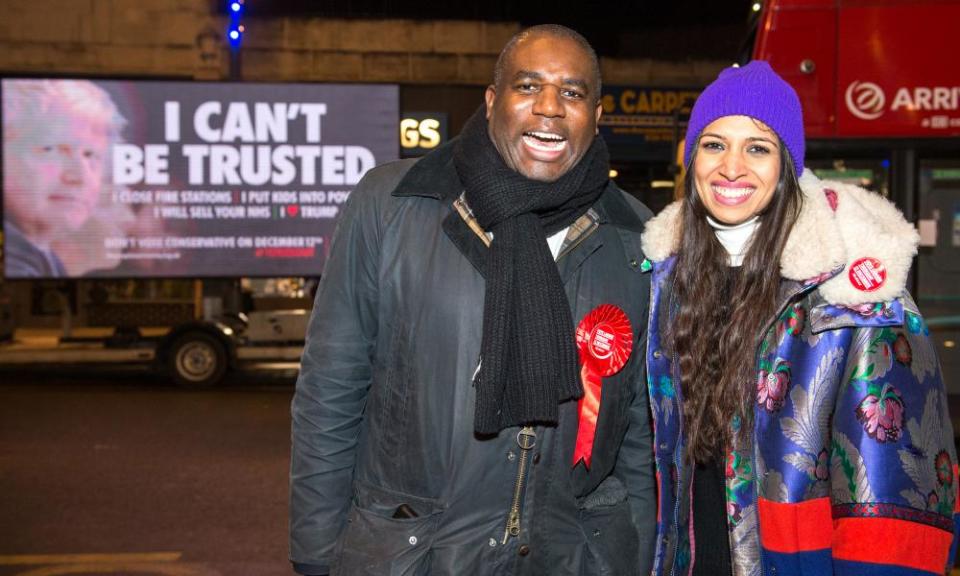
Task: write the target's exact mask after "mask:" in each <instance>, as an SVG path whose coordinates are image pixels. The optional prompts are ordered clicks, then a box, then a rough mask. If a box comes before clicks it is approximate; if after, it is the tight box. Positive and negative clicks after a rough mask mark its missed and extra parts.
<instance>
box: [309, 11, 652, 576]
mask: <svg viewBox="0 0 960 576" xmlns="http://www.w3.org/2000/svg"><path fill="white" fill-rule="evenodd" d="M599 98H600V74H599V66H598V64H597V59H596V56H595V54H594V53H593V50H592V49H591V48H590V46H589V45H588V44H587V42H586V41H585V40H584V39H583V38H582V37H581V36H580V35H579V34H577V33H576V32H573V31H572V30H569V29H567V28H563V27H560V26H552V25H551V26H538V27H534V28H531V29H528V30H525V31H523V32H521V33H520V34H518V35H517V36H516V37H514V38H513V39H512V40H511V41H510V42H509V43H508V44H507V46H506V47H505V48H504V50H503V52H502V53H501V55H500V59H499V61H498V63H497V67H496V74H495V79H494V84H493V85H491V86H490V87H489V88H487V91H486V106H485V108H481V110H480V111H478V113H477V114H475V115H474V117H473V118H471V119H470V120H469V121H468V122H467V124H466V126H465V127H464V129H463V132H462V133H461V134H460V136H459V137H458V138H456V139H455V140H453V141H452V142H450V143H449V144H447V145H445V146H442V147H441V148H439V149H438V150H436V151H435V152H433V153H432V154H430V155H428V156H426V157H425V158H423V159H421V160H419V161H417V162H414V161H402V162H397V163H393V164H389V165H387V166H383V167H380V168H377V169H374V170H372V171H371V172H370V173H369V174H368V175H367V176H366V177H365V178H364V179H363V181H362V182H360V184H359V185H358V187H357V189H356V191H355V192H354V193H353V196H352V198H351V199H350V204H349V207H348V208H347V209H346V212H345V213H344V215H343V217H342V220H341V222H340V224H339V229H338V231H337V233H336V236H335V239H334V242H333V246H332V253H331V256H330V259H329V261H328V263H327V267H326V269H325V271H324V275H323V278H322V279H321V282H320V287H319V290H318V293H317V298H316V304H315V307H314V311H313V318H312V320H311V324H310V328H309V333H308V338H307V345H306V347H305V349H304V354H303V360H302V370H301V375H300V379H299V380H298V382H297V391H296V396H295V398H294V400H293V407H292V411H293V452H292V464H291V497H290V507H291V517H290V531H291V560H292V562H293V565H294V568H295V570H297V571H298V572H300V573H302V574H326V573H328V572H329V573H332V574H344V575H356V574H378V575H379V574H383V575H387V574H389V575H395V574H396V575H399V574H404V575H406V574H410V575H422V574H424V575H425V574H429V575H432V576H441V575H454V574H456V575H458V576H463V575H471V574H477V575H490V574H551V575H576V574H601V573H602V574H616V575H620V574H641V573H648V572H649V567H650V564H651V561H652V559H651V558H650V553H649V552H648V550H650V549H651V548H652V538H653V523H654V521H655V517H656V508H655V504H654V492H653V491H654V488H653V468H652V464H651V460H652V447H651V444H650V432H651V431H650V423H649V420H648V408H647V400H646V392H645V388H644V384H643V365H642V356H643V354H642V352H640V351H641V350H642V348H640V344H641V342H640V341H641V340H642V339H643V334H645V331H646V317H647V294H648V289H649V280H648V278H647V277H646V275H645V274H643V273H642V270H641V265H640V263H641V262H642V261H643V260H644V258H643V256H642V254H641V251H640V233H641V231H642V229H643V221H644V220H645V219H646V218H647V217H649V212H648V211H647V209H646V208H644V207H643V206H642V205H640V204H639V203H638V202H636V201H635V200H633V199H631V198H630V197H628V196H627V195H626V194H624V193H623V192H622V191H620V190H619V189H618V188H617V187H616V186H615V185H614V184H613V183H612V182H610V180H609V165H608V161H607V153H606V148H605V146H604V144H603V141H602V140H601V139H600V138H599V137H597V136H596V134H597V121H598V119H599V117H600V113H601V108H600V103H599ZM638 213H639V214H638ZM601 316H602V318H601ZM578 325H579V328H580V329H581V330H580V332H579V334H580V336H581V337H580V341H581V342H580V346H581V347H580V349H579V352H580V356H581V360H582V361H583V364H582V366H581V365H580V364H578V348H577V346H578V344H577V339H576V338H575V327H577V326H578ZM581 376H583V378H581ZM585 384H586V385H587V386H588V387H589V394H587V395H586V396H584V385H585ZM581 396H584V400H583V401H582V402H578V398H580V397H581ZM598 401H599V405H598Z"/></svg>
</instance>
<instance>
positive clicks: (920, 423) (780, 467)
mask: <svg viewBox="0 0 960 576" xmlns="http://www.w3.org/2000/svg"><path fill="white" fill-rule="evenodd" d="M672 263H673V260H672V259H668V260H666V261H664V262H659V263H655V264H654V267H653V283H652V284H653V287H652V302H653V307H652V309H651V317H650V330H649V331H648V334H649V337H648V347H649V349H648V354H647V362H648V384H649V391H650V395H651V407H652V410H653V416H654V421H655V423H656V426H655V447H656V449H657V454H656V459H657V463H658V467H661V469H668V467H676V466H677V465H678V464H679V463H682V462H683V459H682V458H678V456H677V454H678V453H682V451H683V440H682V426H681V424H682V423H681V422H680V417H679V415H680V414H682V412H681V410H680V406H681V405H682V398H681V391H680V386H679V385H678V383H677V382H676V370H677V368H676V366H674V365H673V363H672V361H671V359H670V358H669V357H668V355H666V354H663V353H660V352H661V351H662V350H663V348H664V343H663V342H662V341H661V338H662V334H661V331H660V330H657V329H656V327H658V326H659V327H661V328H662V327H663V326H665V325H667V324H668V320H667V319H665V318H664V317H663V316H662V315H664V314H669V310H668V308H667V306H666V305H665V303H664V302H661V299H662V297H663V295H664V294H669V292H670V290H669V287H668V286H666V282H667V279H668V277H669V271H670V268H671V266H672ZM826 278H829V276H826V277H824V278H820V279H817V280H811V281H810V282H806V283H795V285H794V286H789V288H790V290H788V294H789V295H788V297H787V298H786V299H785V302H786V304H785V306H784V307H783V309H782V312H781V313H780V314H779V316H778V317H777V318H776V320H775V321H774V322H773V323H772V324H771V327H770V330H769V331H768V333H767V334H766V335H765V336H764V338H763V339H762V341H761V344H760V346H759V348H758V350H757V360H758V361H757V370H756V382H755V386H756V402H755V404H754V414H753V421H752V422H746V423H744V424H743V425H747V426H751V427H752V430H753V434H751V435H747V436H748V438H749V440H748V441H746V442H741V443H742V444H744V445H738V446H733V447H731V449H730V451H729V452H728V455H727V466H726V498H727V523H728V527H729V529H730V542H731V559H732V561H733V564H734V573H735V575H736V576H742V575H752V574H764V573H767V571H765V570H764V566H765V562H767V561H769V559H770V558H771V556H770V553H769V551H766V550H765V549H763V548H762V547H761V545H760V542H761V540H763V538H761V535H762V534H763V533H764V521H763V517H762V516H761V515H758V514H757V505H758V498H760V499H764V500H765V501H770V502H775V503H787V504H793V503H797V504H800V503H805V502H812V501H814V500H816V499H823V500H824V501H825V502H827V501H828V502H829V506H830V509H831V514H832V516H833V518H834V521H836V520H837V519H838V518H839V519H842V518H895V519H898V520H906V521H908V522H907V523H905V524H904V526H910V525H914V524H915V525H917V526H924V527H931V528H935V529H938V530H944V531H947V532H949V533H952V532H953V531H954V510H955V508H956V503H957V485H958V479H957V477H956V474H955V469H956V468H955V466H956V463H957V458H956V454H955V449H954V443H953V434H952V430H951V426H950V419H949V417H948V415H947V413H946V405H947V402H946V395H945V391H944V388H943V383H942V381H941V376H940V371H939V367H938V363H937V360H936V354H935V350H934V348H933V345H932V344H931V341H930V339H929V331H928V330H927V328H926V326H925V324H924V322H923V319H922V317H921V316H920V315H919V313H918V312H917V310H916V307H915V305H914V304H913V302H912V300H911V299H910V296H909V295H908V294H906V293H904V294H902V295H901V297H900V298H897V299H896V300H894V301H891V302H881V303H871V304H868V305H862V306H854V307H842V306H834V305H829V304H826V303H825V302H823V301H822V299H821V298H820V296H819V293H818V292H817V290H816V287H817V285H818V282H822V281H823V280H824V279H826ZM655 352H657V353H655ZM668 382H669V385H666V383H668ZM734 424H738V423H734ZM671 476H672V477H673V478H671ZM660 480H661V484H663V483H664V482H670V483H671V484H674V485H672V486H669V487H667V486H663V485H661V490H660V491H659V497H660V510H661V514H660V516H661V518H660V522H659V525H658V542H660V543H661V544H662V543H663V542H665V541H669V542H673V543H676V546H672V547H671V548H672V549H673V550H675V551H674V552H673V553H674V554H675V557H674V558H672V559H668V558H665V557H664V556H665V555H666V554H667V552H666V548H664V547H663V546H660V547H658V550H657V556H656V564H655V574H669V573H670V572H669V571H667V572H664V568H669V567H672V568H674V570H673V573H674V574H678V575H679V574H683V573H684V571H678V570H677V568H678V567H680V566H682V567H684V569H686V567H687V566H688V563H687V560H688V559H692V560H693V562H695V561H696V551H695V550H684V549H683V546H684V545H687V546H689V542H687V539H685V538H683V537H682V536H681V535H680V534H677V533H676V532H675V531H676V530H677V529H678V528H680V526H679V525H678V523H677V518H678V516H677V514H676V513H675V512H676V509H677V508H678V506H677V504H678V503H677V494H683V493H684V491H687V490H689V485H688V484H687V482H688V480H689V472H688V471H686V470H684V469H683V467H682V466H681V469H680V470H678V471H677V472H676V473H674V474H671V475H668V476H667V477H666V478H664V477H662V476H661V479H660ZM689 521H690V522H693V521H695V518H692V519H690V520H689ZM685 523H686V522H684V524H685ZM911 523H913V524H911ZM828 524H829V522H828ZM683 530H684V531H687V530H692V528H689V527H687V526H683ZM799 537H800V536H799V535H798V538H799ZM681 559H682V561H677V560H681ZM827 561H828V562H829V557H828V560H827ZM835 562H836V561H835ZM838 566H839V565H835V568H834V570H836V571H838V572H839V571H840V569H839V568H838ZM883 566H884V561H883V560H882V558H881V559H876V560H874V561H871V562H870V569H871V570H874V571H875V572H871V573H874V574H884V573H885V572H884V571H883V570H884V569H883ZM819 569H823V567H822V566H821V567H820V568H818V570H819ZM827 569H828V570H829V568H827ZM798 573H803V572H802V571H800V572H798ZM891 573H892V572H891ZM778 574H783V570H780V571H778Z"/></svg>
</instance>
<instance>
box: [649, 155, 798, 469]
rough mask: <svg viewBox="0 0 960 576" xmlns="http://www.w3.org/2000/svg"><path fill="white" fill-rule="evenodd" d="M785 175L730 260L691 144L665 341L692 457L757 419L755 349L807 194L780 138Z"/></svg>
mask: <svg viewBox="0 0 960 576" xmlns="http://www.w3.org/2000/svg"><path fill="white" fill-rule="evenodd" d="M780 150H781V154H780V178H779V180H778V182H777V186H776V189H775V191H774V194H773V198H772V199H771V200H770V204H769V205H768V206H767V207H766V209H765V210H764V212H763V214H762V215H761V216H760V222H759V225H758V227H757V229H756V230H755V231H754V234H753V238H752V240H751V242H750V245H749V247H748V249H747V252H746V254H745V256H744V260H743V264H742V266H740V267H738V268H733V267H731V266H729V264H728V256H727V252H726V250H725V249H724V247H723V246H722V245H721V244H720V241H719V240H717V237H716V234H715V233H714V230H713V228H712V227H711V226H710V224H709V223H708V222H707V219H706V218H707V209H706V208H705V207H704V205H703V202H701V200H700V196H699V194H697V189H696V180H695V177H694V170H693V166H694V162H695V161H696V157H697V147H694V150H693V154H692V155H691V158H690V163H689V165H688V167H687V168H688V169H687V174H686V177H685V180H684V189H685V196H684V200H683V216H682V220H681V226H682V231H681V242H680V250H679V253H678V255H677V261H676V264H675V267H674V269H673V272H672V284H673V293H672V296H671V309H673V310H675V311H676V314H675V317H674V318H673V320H672V323H671V326H670V328H669V334H668V338H667V342H668V343H669V345H670V346H671V353H673V354H674V355H675V357H676V358H678V360H679V366H680V385H681V390H682V391H683V398H684V402H683V422H684V427H685V428H686V437H687V457H688V458H689V459H691V460H694V461H697V462H708V461H710V460H713V459H715V458H717V457H718V456H719V455H720V454H721V452H720V451H721V450H724V449H726V448H727V447H728V446H729V445H730V443H731V441H732V440H733V434H734V433H733V431H732V430H733V427H732V424H733V422H734V420H735V419H738V420H739V421H740V422H741V423H742V426H741V430H742V431H745V430H748V429H749V423H750V422H752V420H753V418H752V414H753V403H754V402H755V400H754V398H755V394H756V382H755V379H756V366H755V364H756V358H755V354H756V350H757V346H758V344H759V340H760V337H761V336H762V335H761V330H763V328H764V327H765V325H766V323H767V322H768V321H769V320H770V317H771V316H772V315H773V314H774V313H775V312H776V311H775V307H776V306H777V296H778V288H779V285H780V256H781V254H782V253H783V247H784V245H785V244H786V242H787V238H788V237H789V235H790V230H791V229H792V228H793V224H794V222H796V220H797V215H798V214H799V212H800V206H801V203H802V196H801V191H800V184H799V182H798V181H797V176H796V173H795V170H794V164H793V160H792V159H791V158H790V154H789V152H788V151H787V148H786V146H784V145H783V142H780Z"/></svg>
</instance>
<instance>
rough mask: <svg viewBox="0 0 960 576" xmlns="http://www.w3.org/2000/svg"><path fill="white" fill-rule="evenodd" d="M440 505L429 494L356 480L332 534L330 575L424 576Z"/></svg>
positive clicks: (427, 572) (427, 568)
mask: <svg viewBox="0 0 960 576" xmlns="http://www.w3.org/2000/svg"><path fill="white" fill-rule="evenodd" d="M441 510H442V507H441V506H440V505H439V503H438V502H437V501H435V500H432V499H429V498H420V497H416V496H410V495H405V494H401V493H399V492H393V491H390V490H386V489H383V488H378V487H375V486H369V485H358V486H357V487H356V490H355V499H354V501H353V504H352V506H351V507H350V513H349V515H348V516H347V525H346V527H344V529H343V532H342V533H341V534H340V538H339V539H338V540H337V549H336V553H335V558H334V562H333V569H332V570H331V574H332V575H333V576H424V575H426V574H429V552H430V546H431V543H432V542H433V539H434V536H435V535H436V530H437V524H438V523H439V521H440V512H441Z"/></svg>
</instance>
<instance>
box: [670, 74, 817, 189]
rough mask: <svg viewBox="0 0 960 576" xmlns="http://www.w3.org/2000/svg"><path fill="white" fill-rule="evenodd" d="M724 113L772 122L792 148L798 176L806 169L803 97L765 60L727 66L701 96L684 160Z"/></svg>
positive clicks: (766, 122)
mask: <svg viewBox="0 0 960 576" xmlns="http://www.w3.org/2000/svg"><path fill="white" fill-rule="evenodd" d="M723 116H749V117H751V118H756V119H757V120H759V121H761V122H763V123H764V124H766V125H767V126H769V127H770V128H771V129H772V130H773V131H774V132H776V133H777V136H779V137H780V139H781V140H783V143H784V145H785V146H786V147H787V150H789V152H790V158H791V159H793V165H794V167H796V170H797V177H799V176H800V174H802V173H803V154H804V136H803V110H802V109H801V108H800V98H798V97H797V93H796V92H795V91H794V90H793V88H792V87H791V86H790V85H789V84H787V83H786V81H785V80H784V79H783V78H781V77H780V76H778V75H777V73H776V72H774V71H773V69H772V68H770V64H768V63H767V62H765V61H763V60H754V61H752V62H750V63H749V64H747V65H746V66H741V67H739V68H727V69H726V70H724V71H723V72H720V75H719V76H718V77H717V79H716V80H714V81H713V83H712V84H710V85H709V86H707V87H706V89H704V91H703V92H702V93H701V94H700V96H699V97H698V98H697V102H696V103H695V104H694V105H693V110H692V111H691V112H690V123H689V124H688V125H687V141H686V148H685V150H684V154H683V163H684V164H685V165H687V166H689V165H690V155H691V153H692V152H693V147H694V146H695V145H696V143H697V140H698V139H699V138H700V133H701V132H703V129H704V128H706V127H707V125H709V124H710V123H711V122H713V121H714V120H716V119H717V118H721V117H723Z"/></svg>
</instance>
